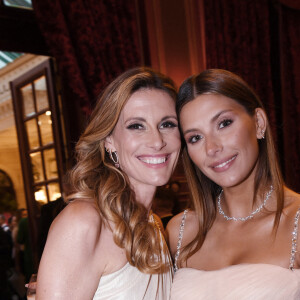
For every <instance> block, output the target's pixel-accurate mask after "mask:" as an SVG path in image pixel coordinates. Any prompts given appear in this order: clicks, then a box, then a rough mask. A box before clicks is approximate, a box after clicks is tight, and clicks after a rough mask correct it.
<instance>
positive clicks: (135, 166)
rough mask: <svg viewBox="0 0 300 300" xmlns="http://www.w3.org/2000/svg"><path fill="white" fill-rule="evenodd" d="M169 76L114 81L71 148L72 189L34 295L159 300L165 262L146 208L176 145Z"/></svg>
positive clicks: (165, 282) (138, 72)
mask: <svg viewBox="0 0 300 300" xmlns="http://www.w3.org/2000/svg"><path fill="white" fill-rule="evenodd" d="M175 98H176V89H175V87H174V84H173V82H172V80H171V79H169V78H168V77H166V76H164V75H162V74H160V73H157V72H155V71H153V70H151V69H149V68H134V69H131V70H129V71H127V72H125V73H123V74H122V75H120V76H119V77H118V78H116V79H115V80H114V81H113V82H112V83H111V84H110V85H109V86H108V87H107V88H106V89H105V91H104V92H103V94H102V95H101V96H100V97H99V100H98V102H97V104H96V107H95V109H94V111H93V113H92V115H91V119H90V123H89V124H88V126H87V128H86V130H85V132H84V133H83V134H82V136H81V137H80V139H79V142H78V144H77V146H76V153H77V164H76V166H75V167H74V168H73V170H72V171H71V172H70V174H69V175H70V181H71V183H72V185H73V189H74V193H72V194H71V195H70V196H69V197H68V200H69V204H68V205H67V207H66V208H65V209H64V210H63V211H62V212H61V213H60V215H59V216H58V217H57V218H56V219H55V221H54V223H53V224H52V226H51V229H50V232H49V235H48V239H47V243H46V246H45V250H44V253H43V256H42V259H41V263H40V267H39V271H38V280H37V299H41V300H46V299H49V300H50V299H51V300H55V299H64V300H66V299H72V300H76V299H95V300H100V299H136V300H139V299H168V298H169V292H170V285H171V279H172V278H171V276H172V272H171V262H170V259H169V254H168V249H167V247H166V245H165V242H164V239H163V236H162V234H161V231H160V226H159V221H158V220H157V219H156V217H155V216H153V214H152V213H151V204H152V199H153V196H154V194H155V190H156V187H157V186H161V185H164V184H166V183H167V182H168V180H169V178H170V176H171V174H172V172H173V170H174V168H175V165H176V162H177V159H178V155H179V152H180V134H179V130H178V122H177V116H176V111H175Z"/></svg>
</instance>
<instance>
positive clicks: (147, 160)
mask: <svg viewBox="0 0 300 300" xmlns="http://www.w3.org/2000/svg"><path fill="white" fill-rule="evenodd" d="M140 160H141V161H143V162H145V163H147V164H151V165H158V164H162V163H164V162H165V161H166V160H167V159H166V157H147V158H140Z"/></svg>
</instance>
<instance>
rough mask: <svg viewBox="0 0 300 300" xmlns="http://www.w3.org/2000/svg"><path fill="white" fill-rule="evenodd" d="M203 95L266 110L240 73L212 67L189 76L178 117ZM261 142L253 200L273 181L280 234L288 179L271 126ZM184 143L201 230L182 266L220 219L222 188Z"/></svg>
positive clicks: (182, 255)
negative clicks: (218, 197) (222, 96)
mask: <svg viewBox="0 0 300 300" xmlns="http://www.w3.org/2000/svg"><path fill="white" fill-rule="evenodd" d="M203 94H219V95H224V96H226V97H228V98H231V99H233V100H235V101H236V102H237V103H239V104H240V105H242V106H243V107H244V108H245V110H246V111H247V113H248V114H249V115H250V116H254V114H255V109H256V108H258V107H259V108H262V109H264V107H263V104H262V102H261V101H260V99H259V98H258V96H257V95H256V94H255V92H254V91H253V90H252V89H251V88H250V87H249V86H248V84H247V83H246V82H245V81H244V80H242V79H241V78H240V77H239V76H237V75H235V74H233V73H231V72H229V71H226V70H221V69H209V70H205V71H203V72H202V73H200V74H199V75H194V76H191V77H189V78H188V79H186V80H185V81H184V82H183V84H182V85H181V87H180V89H179V92H178V98H177V103H176V110H177V114H178V116H180V112H181V110H182V108H183V107H184V105H186V104H187V103H189V102H190V101H193V100H194V99H195V98H197V97H198V96H199V95H203ZM268 124H269V122H268ZM258 145H259V155H258V162H257V166H258V167H257V171H256V174H255V181H254V196H253V203H255V201H256V198H257V194H258V191H259V190H260V188H261V187H269V184H270V182H271V183H272V185H273V187H274V192H275V193H276V199H277V210H276V214H275V218H274V226H273V231H274V233H276V230H277V228H278V225H279V221H280V216H281V213H282V209H283V206H284V197H283V185H284V182H283V179H282V175H281V172H280V168H279V163H278V159H277V154H276V151H275V146H274V142H273V138H272V133H271V129H270V128H269V125H268V126H267V128H266V133H265V139H261V140H259V141H258ZM182 146H183V151H182V159H183V165H184V170H185V174H186V178H187V181H188V185H189V189H190V193H191V200H192V201H191V202H192V203H191V206H192V207H191V208H192V209H193V210H194V211H195V212H196V215H197V218H198V233H197V236H196V237H195V238H194V239H193V240H192V241H191V242H190V243H189V244H188V245H186V246H185V247H184V248H183V249H182V251H181V253H180V257H179V260H178V264H179V265H180V264H181V263H183V262H186V261H187V259H188V258H189V257H190V256H192V255H193V254H194V253H196V252H197V251H198V250H199V249H200V248H201V246H202V244H203V242H204V239H205V237H206V234H207V232H208V231H209V229H210V228H211V226H212V224H213V222H214V220H215V218H216V198H217V196H218V195H219V193H220V191H221V187H220V186H218V185H217V184H216V183H215V182H213V181H212V180H210V179H209V178H208V177H206V176H205V175H204V174H203V173H202V172H201V171H200V170H199V168H198V167H197V166H196V165H195V164H194V163H193V162H192V161H191V159H190V157H189V154H188V150H187V145H186V143H185V141H184V140H183V141H182ZM262 190H265V189H264V188H263V189H262Z"/></svg>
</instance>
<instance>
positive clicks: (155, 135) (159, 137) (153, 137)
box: [148, 129, 166, 150]
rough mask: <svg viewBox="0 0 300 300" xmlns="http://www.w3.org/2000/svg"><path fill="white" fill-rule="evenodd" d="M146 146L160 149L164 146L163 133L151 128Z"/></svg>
mask: <svg viewBox="0 0 300 300" xmlns="http://www.w3.org/2000/svg"><path fill="white" fill-rule="evenodd" d="M148 138H149V140H148V146H149V147H150V148H153V149H155V150H161V149H162V148H163V147H165V146H166V141H165V137H164V135H163V134H162V133H161V132H160V131H159V130H157V129H156V130H152V131H151V132H150V133H149V137H148Z"/></svg>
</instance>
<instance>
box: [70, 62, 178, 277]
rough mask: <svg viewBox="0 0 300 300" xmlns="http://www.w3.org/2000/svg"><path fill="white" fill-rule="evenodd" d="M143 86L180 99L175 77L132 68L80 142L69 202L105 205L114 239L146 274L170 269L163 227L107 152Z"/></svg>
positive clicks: (106, 95) (104, 99) (102, 210)
mask: <svg viewBox="0 0 300 300" xmlns="http://www.w3.org/2000/svg"><path fill="white" fill-rule="evenodd" d="M140 89H159V90H163V91H165V92H166V93H168V94H169V95H170V96H171V97H172V98H173V99H174V102H175V99H176V88H175V86H174V83H173V81H172V80H171V79H170V78H168V77H166V76H164V75H162V74H160V73H158V72H155V71H153V70H152V69H150V68H146V67H140V68H134V69H131V70H128V71H127V72H125V73H123V74H121V75H120V76H119V77H117V78H116V79H115V80H114V81H113V82H112V83H111V84H110V85H109V86H108V87H107V88H106V89H105V90H104V92H103V93H102V95H100V96H99V98H98V101H97V104H96V107H95V109H94V110H93V112H92V114H91V118H90V122H89V124H88V126H87V128H86V129H85V131H84V133H83V134H82V136H81V137H80V139H79V141H78V143H77V145H76V155H77V164H76V165H75V167H74V168H73V169H72V170H71V172H70V173H69V178H70V181H71V184H72V186H73V187H74V189H75V193H73V194H72V195H70V196H69V199H68V200H74V199H80V198H85V199H91V200H93V201H95V203H96V205H97V208H98V209H99V214H100V218H101V220H102V224H105V225H106V226H109V224H110V223H113V224H114V230H113V238H114V242H115V243H116V244H117V245H118V246H119V247H120V248H124V249H125V251H126V257H127V260H128V262H129V263H130V264H131V265H133V266H135V267H137V268H138V269H139V270H140V271H141V272H144V273H150V274H154V273H161V272H163V271H164V270H165V269H166V268H168V267H169V265H168V263H167V262H166V261H165V260H163V259H162V252H164V253H165V254H166V253H167V249H165V247H163V248H161V246H160V245H161V243H159V242H158V239H157V236H158V234H157V230H156V227H155V226H153V224H152V223H149V222H148V220H147V214H148V212H147V210H146V208H145V207H144V206H143V205H141V204H139V203H138V202H137V201H136V199H135V194H134V192H133V190H132V189H131V188H130V185H129V181H128V178H127V176H126V174H125V173H124V172H122V170H121V169H118V168H116V167H115V165H114V163H113V162H112V161H111V159H110V158H109V155H108V153H107V152H106V151H105V139H106V137H107V136H109V135H110V134H111V133H112V131H113V130H114V128H115V126H116V124H117V122H118V119H119V116H120V113H121V111H122V109H123V107H124V105H125V104H126V102H127V100H128V99H129V98H130V96H131V95H132V94H133V93H134V92H136V91H138V90H140Z"/></svg>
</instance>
